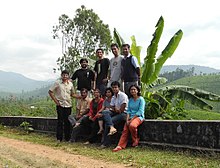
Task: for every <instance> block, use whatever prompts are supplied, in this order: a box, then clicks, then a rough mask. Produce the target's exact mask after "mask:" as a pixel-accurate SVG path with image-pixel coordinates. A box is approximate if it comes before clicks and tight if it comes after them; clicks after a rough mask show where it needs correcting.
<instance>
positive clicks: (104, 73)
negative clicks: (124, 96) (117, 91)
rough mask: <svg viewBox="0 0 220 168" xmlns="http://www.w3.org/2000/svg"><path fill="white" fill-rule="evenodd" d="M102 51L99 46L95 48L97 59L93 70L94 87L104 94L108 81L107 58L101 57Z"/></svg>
mask: <svg viewBox="0 0 220 168" xmlns="http://www.w3.org/2000/svg"><path fill="white" fill-rule="evenodd" d="M103 54H104V51H103V49H101V48H99V49H97V50H96V56H97V57H98V60H97V61H96V62H95V67H94V71H95V73H96V88H98V89H99V90H100V91H101V95H102V96H105V89H106V87H107V82H108V78H107V77H108V69H109V64H110V62H109V59H108V58H104V57H103Z"/></svg>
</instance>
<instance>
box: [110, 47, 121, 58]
mask: <svg viewBox="0 0 220 168" xmlns="http://www.w3.org/2000/svg"><path fill="white" fill-rule="evenodd" d="M111 50H112V53H113V54H114V56H118V55H119V49H118V48H117V47H116V46H112V48H111Z"/></svg>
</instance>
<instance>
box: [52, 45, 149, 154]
mask: <svg viewBox="0 0 220 168" xmlns="http://www.w3.org/2000/svg"><path fill="white" fill-rule="evenodd" d="M111 50H112V53H113V55H114V57H113V58H111V59H110V60H109V59H108V58H104V51H103V50H102V49H97V50H96V55H97V57H98V60H97V61H96V62H95V66H94V70H91V69H89V68H88V60H87V59H86V58H82V59H81V60H80V65H81V68H80V69H78V70H76V71H75V72H74V74H73V75H72V77H71V78H70V76H69V72H68V71H66V70H64V71H62V72H61V80H58V81H56V82H55V83H54V85H53V86H52V87H51V88H50V89H49V95H50V97H51V98H52V99H53V100H54V102H55V103H56V108H57V116H58V123H57V134H56V137H57V140H58V141H62V140H63V134H64V140H65V141H71V142H75V141H76V140H77V137H78V136H80V134H81V132H82V131H83V130H85V129H86V130H87V129H90V130H91V131H90V135H88V139H87V142H85V144H89V143H93V142H97V141H98V140H100V141H101V147H102V148H104V147H107V146H109V145H110V136H111V135H113V134H115V133H116V132H117V129H116V128H115V127H114V125H116V124H117V123H120V122H124V121H125V125H124V128H123V131H122V135H121V137H120V140H119V143H118V145H117V147H116V148H115V149H113V151H114V152H116V151H119V150H121V149H124V148H125V147H126V145H127V143H128V138H129V134H131V137H132V146H133V147H136V146H137V145H138V142H139V137H138V131H137V127H138V126H139V125H140V124H141V123H142V122H143V120H144V109H145V100H144V99H143V97H142V96H141V94H140V88H139V86H138V85H139V84H140V65H139V64H138V61H137V58H136V57H135V56H132V55H131V54H130V46H129V44H123V45H122V54H123V55H120V49H119V47H118V45H117V44H112V45H111ZM74 80H77V91H76V93H75V91H74V88H73V84H72V81H74ZM92 94H93V99H92V100H91V99H90V97H91V95H92ZM71 97H74V98H76V99H77V106H76V116H75V117H73V116H72V115H71V110H72V100H71ZM71 126H72V127H73V129H72V133H71Z"/></svg>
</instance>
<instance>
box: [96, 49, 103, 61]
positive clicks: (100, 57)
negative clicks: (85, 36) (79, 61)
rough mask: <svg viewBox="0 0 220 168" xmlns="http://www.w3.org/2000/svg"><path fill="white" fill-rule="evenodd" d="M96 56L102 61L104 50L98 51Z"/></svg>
mask: <svg viewBox="0 0 220 168" xmlns="http://www.w3.org/2000/svg"><path fill="white" fill-rule="evenodd" d="M96 56H97V57H98V58H99V59H102V57H103V52H102V50H98V51H97V52H96Z"/></svg>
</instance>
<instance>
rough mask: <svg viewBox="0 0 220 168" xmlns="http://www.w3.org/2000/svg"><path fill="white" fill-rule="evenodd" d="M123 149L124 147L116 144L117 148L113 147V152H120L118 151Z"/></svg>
mask: <svg viewBox="0 0 220 168" xmlns="http://www.w3.org/2000/svg"><path fill="white" fill-rule="evenodd" d="M122 149H123V148H122V147H120V146H116V148H115V149H113V150H112V152H118V151H120V150H122Z"/></svg>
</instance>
